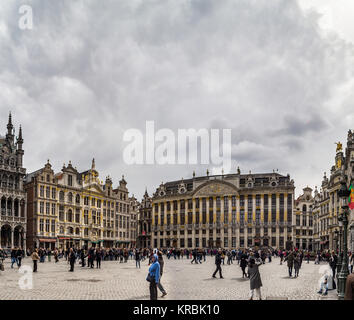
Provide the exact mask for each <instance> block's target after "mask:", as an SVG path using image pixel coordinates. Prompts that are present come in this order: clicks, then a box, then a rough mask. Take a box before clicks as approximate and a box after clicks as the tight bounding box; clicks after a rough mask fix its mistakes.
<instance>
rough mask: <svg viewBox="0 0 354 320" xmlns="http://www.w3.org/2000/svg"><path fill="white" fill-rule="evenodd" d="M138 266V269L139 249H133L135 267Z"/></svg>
mask: <svg viewBox="0 0 354 320" xmlns="http://www.w3.org/2000/svg"><path fill="white" fill-rule="evenodd" d="M138 266H139V269H140V251H139V249H136V250H135V267H136V268H137V267H138Z"/></svg>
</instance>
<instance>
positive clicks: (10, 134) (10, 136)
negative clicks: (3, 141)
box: [6, 112, 14, 140]
mask: <svg viewBox="0 0 354 320" xmlns="http://www.w3.org/2000/svg"><path fill="white" fill-rule="evenodd" d="M13 129H14V126H13V125H12V117H11V112H10V113H9V122H8V124H7V135H6V137H7V138H8V139H9V140H13V138H14V135H13Z"/></svg>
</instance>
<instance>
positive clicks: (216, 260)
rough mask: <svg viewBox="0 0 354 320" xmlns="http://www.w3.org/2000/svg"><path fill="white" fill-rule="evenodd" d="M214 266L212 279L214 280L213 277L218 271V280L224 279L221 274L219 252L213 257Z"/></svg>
mask: <svg viewBox="0 0 354 320" xmlns="http://www.w3.org/2000/svg"><path fill="white" fill-rule="evenodd" d="M215 264H216V270H215V272H214V273H213V278H216V277H215V275H216V273H217V272H218V271H219V275H220V279H224V277H223V276H222V273H221V250H219V251H218V253H217V254H216V256H215Z"/></svg>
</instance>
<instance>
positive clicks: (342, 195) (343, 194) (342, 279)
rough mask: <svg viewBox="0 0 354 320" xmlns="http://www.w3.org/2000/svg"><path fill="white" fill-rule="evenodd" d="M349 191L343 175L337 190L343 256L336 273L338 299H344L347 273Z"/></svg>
mask: <svg viewBox="0 0 354 320" xmlns="http://www.w3.org/2000/svg"><path fill="white" fill-rule="evenodd" d="M349 195H350V191H349V190H348V189H347V184H346V183H345V179H344V177H343V178H342V181H341V186H340V189H339V190H338V197H339V199H340V204H341V207H342V212H341V214H340V217H339V218H340V219H339V218H338V220H339V221H341V223H342V224H343V257H342V267H341V270H340V272H339V275H338V287H339V289H338V299H340V300H344V293H345V284H346V280H347V276H348V275H349V270H348V248H347V242H348V241H347V236H348V232H347V228H348V209H349V206H348V197H349Z"/></svg>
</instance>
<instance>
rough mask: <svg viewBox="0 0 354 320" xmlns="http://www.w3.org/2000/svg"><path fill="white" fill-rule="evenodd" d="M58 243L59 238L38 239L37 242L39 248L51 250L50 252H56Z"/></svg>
mask: <svg viewBox="0 0 354 320" xmlns="http://www.w3.org/2000/svg"><path fill="white" fill-rule="evenodd" d="M56 243H57V238H45V237H42V238H38V241H37V245H36V247H37V248H44V249H49V250H54V249H55V247H56Z"/></svg>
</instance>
